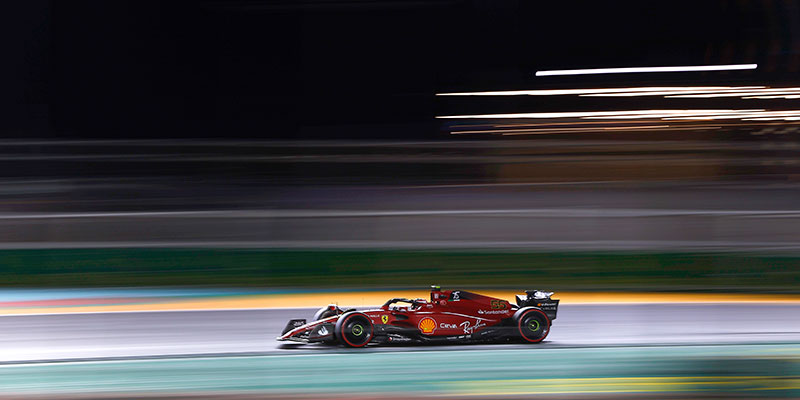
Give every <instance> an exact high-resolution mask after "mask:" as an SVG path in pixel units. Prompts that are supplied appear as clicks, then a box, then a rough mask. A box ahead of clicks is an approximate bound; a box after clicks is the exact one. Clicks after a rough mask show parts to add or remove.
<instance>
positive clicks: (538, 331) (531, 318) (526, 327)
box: [514, 308, 550, 343]
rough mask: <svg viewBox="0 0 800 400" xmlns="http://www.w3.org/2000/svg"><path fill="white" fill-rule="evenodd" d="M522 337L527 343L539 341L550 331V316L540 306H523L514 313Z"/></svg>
mask: <svg viewBox="0 0 800 400" xmlns="http://www.w3.org/2000/svg"><path fill="white" fill-rule="evenodd" d="M514 321H515V322H516V325H517V331H518V333H519V336H520V338H521V339H522V340H523V341H525V342H527V343H539V342H541V341H542V340H544V338H546V337H547V334H548V333H550V318H547V314H545V313H544V311H542V310H540V309H538V308H523V309H521V310H519V311H517V313H516V314H514Z"/></svg>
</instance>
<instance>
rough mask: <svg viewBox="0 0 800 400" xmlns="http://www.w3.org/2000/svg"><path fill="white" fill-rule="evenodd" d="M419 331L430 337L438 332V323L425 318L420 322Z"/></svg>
mask: <svg viewBox="0 0 800 400" xmlns="http://www.w3.org/2000/svg"><path fill="white" fill-rule="evenodd" d="M418 327H419V330H420V332H422V333H423V334H425V335H430V334H431V333H433V331H435V330H436V321H435V320H434V319H433V318H431V317H425V318H423V319H422V320H420V321H419V325H418Z"/></svg>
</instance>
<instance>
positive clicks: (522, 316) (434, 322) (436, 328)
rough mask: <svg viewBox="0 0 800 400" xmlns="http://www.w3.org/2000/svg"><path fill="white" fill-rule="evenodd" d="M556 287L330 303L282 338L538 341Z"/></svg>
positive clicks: (359, 342)
mask: <svg viewBox="0 0 800 400" xmlns="http://www.w3.org/2000/svg"><path fill="white" fill-rule="evenodd" d="M552 294H553V293H552V292H541V291H538V290H527V291H525V295H517V296H516V304H511V303H510V302H508V301H506V300H502V299H496V298H493V297H488V296H483V295H480V294H477V293H471V292H466V291H463V290H441V288H440V287H438V286H433V288H432V289H431V298H430V301H427V300H425V299H416V300H410V299H403V298H395V299H391V300H389V301H387V302H386V303H385V304H384V305H383V306H381V308H379V309H373V310H363V311H358V310H354V309H353V310H342V309H340V308H339V307H337V306H336V305H333V304H332V305H329V306H328V307H324V308H322V309H320V310H319V311H317V313H316V315H315V316H314V321H312V322H307V321H306V320H305V319H293V320H291V321H289V323H288V324H286V328H284V329H283V332H282V333H281V336H279V337H278V340H281V341H284V340H289V341H295V342H302V343H330V344H334V343H340V344H343V345H345V346H349V347H364V346H366V345H368V344H370V343H374V344H380V343H396V342H416V343H424V342H431V343H443V342H459V343H460V342H501V341H521V342H525V343H538V342H541V341H542V340H544V338H545V337H547V334H548V333H549V332H550V324H551V323H552V321H553V320H554V319H556V312H557V311H558V300H555V299H551V298H550V296H552Z"/></svg>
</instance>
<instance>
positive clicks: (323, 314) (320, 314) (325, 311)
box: [314, 306, 337, 321]
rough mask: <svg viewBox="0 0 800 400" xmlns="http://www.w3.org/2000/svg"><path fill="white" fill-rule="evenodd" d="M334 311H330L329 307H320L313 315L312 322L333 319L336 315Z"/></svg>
mask: <svg viewBox="0 0 800 400" xmlns="http://www.w3.org/2000/svg"><path fill="white" fill-rule="evenodd" d="M336 314H337V313H336V309H335V308H334V309H331V306H327V307H322V308H320V309H319V310H317V312H316V313H315V314H314V321H319V320H321V319H325V318H329V317H333V316H334V315H336Z"/></svg>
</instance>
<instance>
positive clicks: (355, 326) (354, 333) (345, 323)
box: [333, 311, 375, 347]
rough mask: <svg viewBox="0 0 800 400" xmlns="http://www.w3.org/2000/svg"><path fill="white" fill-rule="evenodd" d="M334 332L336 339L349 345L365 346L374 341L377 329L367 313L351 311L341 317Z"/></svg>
mask: <svg viewBox="0 0 800 400" xmlns="http://www.w3.org/2000/svg"><path fill="white" fill-rule="evenodd" d="M333 332H334V334H335V335H336V339H337V340H338V341H339V342H340V343H341V344H343V345H345V346H347V347H364V346H366V345H367V344H369V342H370V341H372V338H373V336H374V334H375V329H374V327H373V326H372V320H370V319H369V317H368V316H367V315H366V314H364V313H360V312H356V311H351V312H347V313H344V314H342V316H341V317H339V320H338V321H336V328H335V329H334V331H333Z"/></svg>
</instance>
